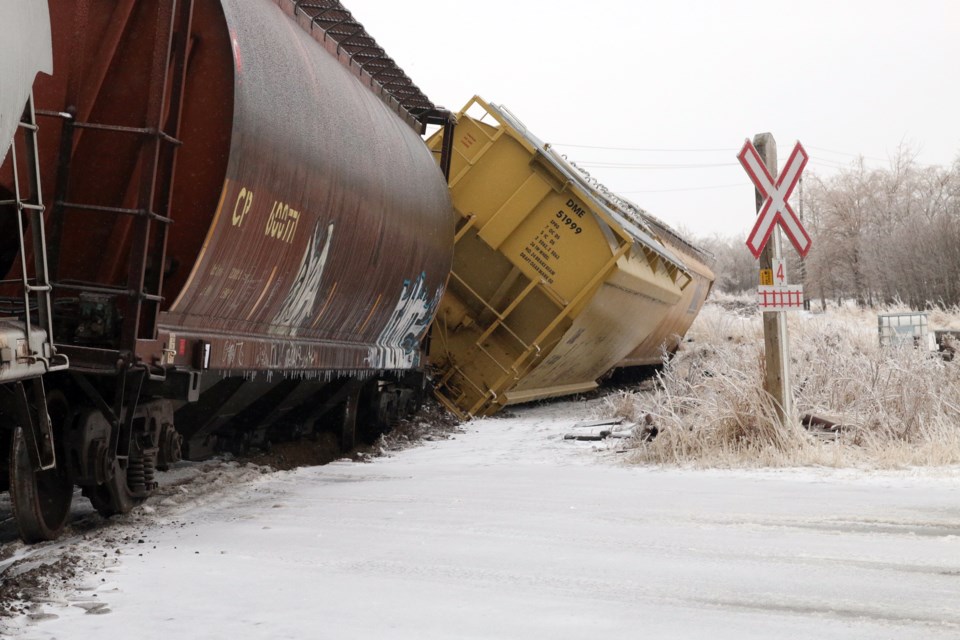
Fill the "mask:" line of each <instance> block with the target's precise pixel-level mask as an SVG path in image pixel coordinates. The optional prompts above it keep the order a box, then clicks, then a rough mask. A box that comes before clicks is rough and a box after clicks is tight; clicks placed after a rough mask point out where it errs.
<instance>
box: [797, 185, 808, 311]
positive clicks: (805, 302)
mask: <svg viewBox="0 0 960 640" xmlns="http://www.w3.org/2000/svg"><path fill="white" fill-rule="evenodd" d="M799 188H800V203H799V207H800V224H803V223H804V222H805V220H804V219H803V177H801V178H800V185H799ZM800 284H802V285H803V290H804V291H806V290H807V263H806V262H805V261H804V260H803V259H801V260H800ZM803 310H804V311H810V298H809V297H807V296H804V297H803Z"/></svg>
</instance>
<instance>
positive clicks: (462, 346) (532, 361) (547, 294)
mask: <svg viewBox="0 0 960 640" xmlns="http://www.w3.org/2000/svg"><path fill="white" fill-rule="evenodd" d="M429 145H430V146H431V148H432V149H434V150H435V151H439V150H440V149H441V148H443V147H444V146H445V145H446V146H448V147H450V146H452V152H453V153H452V163H451V167H450V174H449V175H450V177H449V186H450V194H451V196H452V200H453V204H454V208H455V210H456V215H457V231H456V236H455V247H454V264H453V271H452V273H451V275H450V280H449V283H448V286H447V291H446V293H445V294H444V296H443V298H442V300H441V302H440V308H439V310H438V313H437V316H436V321H435V322H434V324H433V327H432V329H431V334H430V349H429V362H430V365H431V366H432V367H433V368H434V369H435V371H436V374H435V376H434V384H435V392H436V394H437V397H438V398H439V399H440V401H441V402H442V403H443V404H444V405H445V406H447V407H448V408H449V409H451V410H452V411H453V412H454V413H456V414H457V415H459V416H460V417H461V418H464V417H467V416H483V415H491V414H493V413H496V412H497V411H498V410H500V409H501V408H503V407H504V406H507V405H511V404H517V403H521V402H527V401H531V400H536V399H542V398H550V397H556V396H562V395H567V394H573V393H579V392H584V391H588V390H591V389H593V388H595V387H596V386H597V379H598V378H600V377H601V376H603V375H604V374H605V373H607V372H608V371H610V370H611V369H612V368H614V367H615V366H617V365H618V364H619V363H620V362H622V361H624V360H625V359H626V358H628V356H629V355H630V354H631V353H632V352H633V351H635V350H636V349H637V347H638V345H641V344H642V343H644V342H645V341H646V340H647V339H648V338H649V337H650V336H651V335H652V334H653V333H654V332H656V331H657V330H658V327H661V326H663V325H664V323H665V322H667V321H668V318H669V317H670V314H671V313H672V312H673V311H674V309H676V307H677V305H678V304H683V303H684V300H685V298H686V297H687V296H686V295H685V292H686V290H687V289H688V288H689V287H690V285H691V284H694V283H695V278H696V274H695V273H694V272H692V271H691V269H690V267H689V266H688V265H687V263H686V261H685V260H684V258H683V257H681V255H680V254H679V253H678V252H676V251H675V250H674V249H672V248H670V247H669V246H668V245H667V244H665V243H664V242H663V241H661V239H660V238H658V236H657V233H656V231H655V230H654V229H653V228H652V227H651V226H650V225H649V224H648V223H647V222H646V221H645V220H644V218H643V217H642V216H639V215H634V214H635V213H636V212H635V211H632V210H631V209H630V208H628V207H624V206H622V205H623V201H621V200H619V199H618V198H616V197H615V196H612V195H611V194H609V193H607V192H606V191H605V190H603V189H602V188H599V187H598V185H596V184H595V183H592V182H591V181H590V180H589V179H588V178H587V177H586V176H585V175H584V174H583V173H582V172H580V171H579V170H578V169H577V168H576V167H574V166H572V165H571V164H569V163H568V162H567V161H566V160H565V159H564V158H563V157H562V156H560V155H559V154H557V153H556V152H555V151H554V150H552V149H551V148H550V147H549V145H545V144H544V143H543V142H541V141H540V140H538V139H537V138H536V137H535V136H534V135H533V134H532V133H530V132H529V131H528V130H527V129H526V127H524V125H523V124H522V123H521V122H520V121H519V120H518V119H517V118H516V117H515V116H513V115H512V114H510V112H509V111H507V110H506V109H504V108H502V107H498V106H495V105H491V104H489V103H487V102H485V101H483V100H482V99H480V98H476V97H475V98H473V99H472V100H471V101H470V102H469V103H468V104H467V105H466V106H465V107H464V108H463V110H462V111H461V112H460V113H459V114H458V116H457V125H456V127H455V129H453V134H452V135H450V140H448V141H444V140H443V133H442V132H438V133H437V134H435V135H434V136H432V137H431V138H430V140H429ZM711 280H712V274H711ZM703 295H704V296H705V295H706V291H703ZM687 306H688V307H689V301H688V302H687Z"/></svg>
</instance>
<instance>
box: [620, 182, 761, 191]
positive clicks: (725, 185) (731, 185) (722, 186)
mask: <svg viewBox="0 0 960 640" xmlns="http://www.w3.org/2000/svg"><path fill="white" fill-rule="evenodd" d="M744 186H750V182H749V181H746V180H745V181H743V182H738V183H736V184H715V185H711V186H709V187H683V188H678V189H645V190H641V191H616V190H614V191H613V192H614V193H622V194H628V193H674V192H679V191H708V190H711V189H732V188H734V187H744Z"/></svg>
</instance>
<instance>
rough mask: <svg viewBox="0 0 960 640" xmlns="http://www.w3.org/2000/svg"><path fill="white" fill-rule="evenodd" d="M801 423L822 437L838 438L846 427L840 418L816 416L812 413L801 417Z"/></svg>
mask: <svg viewBox="0 0 960 640" xmlns="http://www.w3.org/2000/svg"><path fill="white" fill-rule="evenodd" d="M800 424H802V425H803V426H804V427H806V429H807V431H809V432H810V433H812V434H813V435H815V436H819V437H821V438H834V439H835V438H837V437H838V436H839V435H840V433H841V432H842V431H843V429H844V428H845V427H844V426H843V425H842V424H840V422H839V421H838V420H834V419H830V418H824V417H822V416H815V415H813V414H812V413H805V414H804V415H803V417H802V418H800Z"/></svg>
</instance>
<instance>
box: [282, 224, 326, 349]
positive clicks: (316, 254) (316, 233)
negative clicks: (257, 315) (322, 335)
mask: <svg viewBox="0 0 960 640" xmlns="http://www.w3.org/2000/svg"><path fill="white" fill-rule="evenodd" d="M326 235H327V237H326V240H325V241H324V242H323V247H322V248H321V246H320V244H321V238H322V236H323V226H322V225H321V223H319V222H318V223H317V225H316V227H315V228H314V230H313V235H312V236H310V241H309V242H308V243H307V250H306V251H305V252H304V253H303V259H302V260H301V261H300V269H299V271H298V272H297V277H296V279H295V280H294V282H293V285H292V286H291V287H290V291H289V292H287V297H286V299H285V300H284V301H283V304H282V305H281V306H280V312H279V313H277V315H276V317H274V319H273V323H272V324H273V329H272V333H275V334H285V335H288V336H291V337H293V336H296V335H297V332H298V331H299V330H300V328H301V327H300V325H301V324H303V323H304V322H305V321H306V320H308V319H309V318H310V317H311V316H312V315H313V306H314V303H315V302H316V300H317V292H318V291H319V290H320V280H321V279H322V278H323V269H324V267H325V266H326V264H327V256H328V255H329V254H330V240H331V239H332V238H333V223H330V225H329V226H327V230H326Z"/></svg>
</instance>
